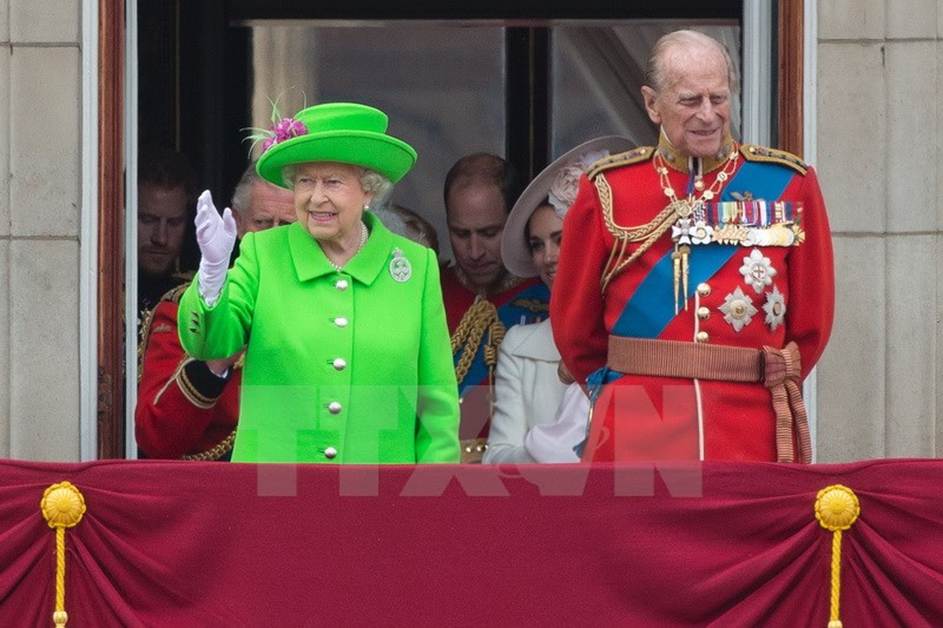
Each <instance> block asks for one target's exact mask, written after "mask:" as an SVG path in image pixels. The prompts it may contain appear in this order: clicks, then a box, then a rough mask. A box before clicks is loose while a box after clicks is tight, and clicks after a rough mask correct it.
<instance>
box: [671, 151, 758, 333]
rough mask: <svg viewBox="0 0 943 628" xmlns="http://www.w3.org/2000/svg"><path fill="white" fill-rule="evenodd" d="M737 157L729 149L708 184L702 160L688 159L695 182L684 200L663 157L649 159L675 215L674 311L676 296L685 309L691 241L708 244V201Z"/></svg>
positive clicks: (673, 258) (711, 235)
mask: <svg viewBox="0 0 943 628" xmlns="http://www.w3.org/2000/svg"><path fill="white" fill-rule="evenodd" d="M739 156H740V153H739V152H738V151H737V150H736V149H734V150H732V151H731V152H730V155H729V156H728V157H727V161H725V162H724V164H723V166H722V168H721V171H720V172H718V173H717V176H716V177H715V178H714V181H713V183H711V185H710V187H707V186H706V185H705V184H704V179H703V176H702V173H701V172H700V168H701V160H700V159H697V160H694V159H692V160H691V162H696V166H697V171H696V172H694V182H693V184H692V185H691V190H690V191H689V192H688V194H687V196H686V197H685V198H683V199H681V198H678V195H677V194H676V193H675V190H674V186H672V185H671V181H670V180H669V179H668V164H667V162H666V161H665V160H664V158H663V157H662V156H661V155H660V154H658V155H656V156H655V159H654V160H653V162H652V163H653V165H654V166H655V171H656V172H658V178H659V181H660V183H661V188H662V191H663V192H664V194H665V196H666V197H667V198H668V205H667V206H666V207H665V211H667V212H669V213H670V214H671V215H673V216H674V218H675V222H674V224H673V225H672V226H671V239H672V241H673V242H674V245H675V246H674V252H673V253H672V254H671V260H672V271H673V272H672V275H673V278H674V304H675V314H677V313H678V312H679V310H680V306H679V299H680V300H681V302H683V304H684V309H685V310H687V309H688V300H687V294H688V275H689V274H690V272H689V266H690V264H689V258H690V255H691V244H707V243H708V242H710V241H711V239H712V237H713V228H712V227H711V226H710V225H709V224H708V223H707V213H706V207H707V204H708V203H710V202H711V201H712V200H714V198H715V197H717V196H718V195H719V194H720V191H721V189H722V188H723V186H724V184H725V183H726V182H727V180H728V179H729V178H730V175H732V174H733V172H734V170H736V168H737V161H738V158H739ZM691 165H692V166H694V165H695V164H693V163H692V164H691ZM692 172H693V170H692ZM705 188H706V189H705Z"/></svg>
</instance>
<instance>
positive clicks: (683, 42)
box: [645, 30, 740, 94]
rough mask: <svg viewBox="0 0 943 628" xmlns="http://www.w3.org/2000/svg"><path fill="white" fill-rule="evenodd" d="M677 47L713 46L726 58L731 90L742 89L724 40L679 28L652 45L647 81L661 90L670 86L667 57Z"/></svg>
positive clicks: (655, 88)
mask: <svg viewBox="0 0 943 628" xmlns="http://www.w3.org/2000/svg"><path fill="white" fill-rule="evenodd" d="M675 47H682V48H683V47H689V48H704V47H708V48H713V49H715V50H717V51H718V52H719V53H720V54H721V55H722V56H723V58H724V62H725V63H726V64H727V82H728V83H729V87H730V92H731V93H733V94H736V93H738V92H739V91H740V84H739V81H738V79H737V72H736V69H735V68H734V65H733V59H732V58H731V57H730V51H729V50H727V46H726V45H724V44H723V43H722V42H719V41H717V40H716V39H714V38H713V37H711V36H710V35H705V34H704V33H702V32H700V31H695V30H679V31H673V32H671V33H668V34H667V35H662V37H661V38H659V40H658V41H657V42H655V45H654V46H653V47H652V52H651V54H650V55H649V57H648V64H647V65H646V67H645V83H646V84H647V85H648V86H649V87H651V88H652V89H654V90H655V91H656V92H660V91H661V90H662V89H664V88H666V87H667V86H668V76H667V69H666V68H665V63H664V61H665V57H666V56H667V55H668V52H669V50H671V49H672V48H675Z"/></svg>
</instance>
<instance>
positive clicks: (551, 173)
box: [482, 136, 634, 464]
mask: <svg viewBox="0 0 943 628" xmlns="http://www.w3.org/2000/svg"><path fill="white" fill-rule="evenodd" d="M633 147H634V144H633V143H632V142H631V141H629V140H627V139H625V138H622V137H617V136H606V137H599V138H596V139H593V140H590V141H588V142H585V143H583V144H580V145H579V146H577V147H576V148H573V149H572V150H570V151H568V152H567V153H565V154H564V155H562V156H561V157H559V158H557V159H556V160H555V161H554V162H553V163H551V164H550V165H549V166H547V167H546V168H545V169H544V170H543V171H542V172H541V173H540V174H538V175H537V176H536V177H535V178H534V180H533V181H531V183H530V185H528V186H527V188H526V189H525V190H524V192H523V193H522V194H521V196H520V198H519V199H518V201H517V202H516V203H515V204H514V208H513V209H512V210H511V213H510V214H509V215H508V219H507V223H506V224H505V227H504V235H503V236H502V239H501V255H502V257H503V259H504V264H505V266H506V267H507V269H508V270H509V271H511V273H513V274H514V275H517V276H520V277H534V276H538V275H539V276H540V278H541V279H543V281H544V283H546V284H547V287H548V288H550V289H551V291H552V290H553V278H554V275H555V274H556V270H557V256H558V254H559V250H560V242H561V239H562V237H563V217H564V215H565V214H566V210H567V209H568V208H569V206H570V205H571V204H572V203H573V200H574V199H575V198H576V191H577V187H578V185H579V177H580V175H581V174H582V173H583V172H585V171H586V170H588V169H589V167H590V166H591V165H592V164H593V163H594V162H595V161H597V160H599V159H602V158H603V157H606V156H608V155H610V154H615V153H620V152H623V151H626V150H629V149H631V148H633ZM588 410H589V403H588V400H587V399H586V396H585V395H584V394H583V391H582V389H580V387H579V386H578V385H577V384H573V383H572V380H571V379H570V378H569V374H568V373H566V372H565V369H564V368H563V367H562V364H561V363H560V353H559V352H558V351H557V348H556V346H555V345H554V343H553V332H552V330H551V326H550V320H549V319H547V320H545V321H543V322H541V323H535V324H533V325H517V326H514V327H512V328H510V329H509V330H508V332H507V335H506V336H505V337H504V340H503V342H502V343H501V348H500V349H499V352H498V365H497V369H496V372H495V407H494V415H493V416H492V419H491V430H490V432H489V435H488V449H487V451H486V452H485V455H484V458H483V460H482V461H483V462H484V463H493V464H496V463H505V462H510V463H522V462H523V463H527V462H578V461H579V457H578V456H577V454H576V453H575V451H574V449H573V448H574V447H576V446H577V445H579V444H580V443H581V442H582V441H583V439H584V437H585V431H586V420H587V413H588Z"/></svg>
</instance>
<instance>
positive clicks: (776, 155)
mask: <svg viewBox="0 0 943 628" xmlns="http://www.w3.org/2000/svg"><path fill="white" fill-rule="evenodd" d="M740 154H741V155H743V158H744V159H746V160H747V161H765V162H770V163H774V164H780V165H783V166H787V167H789V168H792V169H793V170H795V171H796V172H798V173H799V174H801V175H804V174H805V173H806V171H807V170H808V169H809V167H808V166H807V165H806V163H805V162H804V161H802V160H801V159H800V158H799V157H797V156H796V155H793V154H792V153H790V152H787V151H784V150H779V149H776V148H768V147H766V146H760V145H758V144H741V145H740Z"/></svg>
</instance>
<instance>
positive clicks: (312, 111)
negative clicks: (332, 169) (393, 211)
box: [256, 102, 416, 188]
mask: <svg viewBox="0 0 943 628" xmlns="http://www.w3.org/2000/svg"><path fill="white" fill-rule="evenodd" d="M388 121H389V118H388V117H387V115H386V114H385V113H383V112H382V111H380V110H379V109H375V108H374V107H368V106H367V105H361V104H358V103H350V102H334V103H325V104H323V105H315V106H313V107H308V108H306V109H302V110H301V111H299V112H298V113H296V114H295V116H294V117H293V118H282V119H281V120H279V121H278V122H277V123H276V124H275V127H274V128H273V129H272V130H271V131H270V134H269V138H268V139H266V140H265V141H264V142H263V144H262V156H261V157H259V161H258V163H257V164H256V170H257V171H258V173H259V176H261V177H262V178H263V179H265V180H266V181H270V182H271V183H274V184H275V185H277V186H280V187H283V188H284V187H288V186H287V185H286V184H285V181H284V180H283V179H282V169H283V168H284V167H285V166H289V165H292V164H303V163H310V162H315V161H334V162H338V163H342V164H351V165H354V166H361V167H363V168H369V169H370V170H373V171H375V172H378V173H379V174H381V175H383V176H384V177H386V178H387V179H389V180H390V181H391V182H393V183H396V182H397V181H399V180H400V179H402V178H403V176H404V175H405V174H406V173H407V172H409V170H410V169H411V168H412V167H413V164H415V163H416V151H415V150H414V149H413V147H412V146H410V145H409V144H407V143H406V142H404V141H403V140H401V139H398V138H395V137H393V136H391V135H387V134H386V128H387V125H388Z"/></svg>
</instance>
